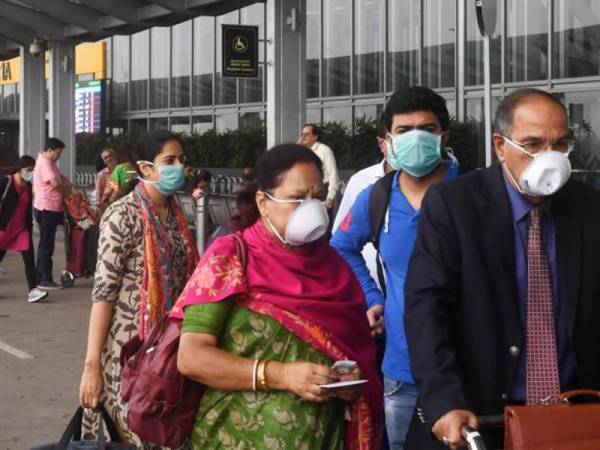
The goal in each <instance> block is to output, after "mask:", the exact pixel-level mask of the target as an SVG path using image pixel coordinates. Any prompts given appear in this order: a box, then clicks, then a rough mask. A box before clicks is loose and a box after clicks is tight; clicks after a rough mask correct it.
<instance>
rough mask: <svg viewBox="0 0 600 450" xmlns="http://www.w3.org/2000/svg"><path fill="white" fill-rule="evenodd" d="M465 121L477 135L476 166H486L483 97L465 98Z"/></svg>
mask: <svg viewBox="0 0 600 450" xmlns="http://www.w3.org/2000/svg"><path fill="white" fill-rule="evenodd" d="M465 123H466V124H467V125H468V126H470V127H471V128H472V129H473V130H474V131H475V133H476V135H477V157H476V158H475V160H476V163H475V164H476V167H484V166H485V140H484V137H485V136H484V135H485V123H484V121H483V99H482V98H471V99H468V100H465Z"/></svg>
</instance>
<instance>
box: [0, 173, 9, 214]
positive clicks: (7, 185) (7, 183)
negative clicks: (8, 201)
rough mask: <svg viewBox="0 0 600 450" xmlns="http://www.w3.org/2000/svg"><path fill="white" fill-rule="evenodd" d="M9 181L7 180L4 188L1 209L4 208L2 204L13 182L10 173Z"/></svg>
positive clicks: (0, 202)
mask: <svg viewBox="0 0 600 450" xmlns="http://www.w3.org/2000/svg"><path fill="white" fill-rule="evenodd" d="M6 178H8V181H7V182H6V187H5V188H4V192H3V193H2V198H0V211H1V210H2V205H3V204H4V199H5V198H6V195H7V194H8V190H9V189H10V184H11V183H12V176H10V175H8V176H7V177H6Z"/></svg>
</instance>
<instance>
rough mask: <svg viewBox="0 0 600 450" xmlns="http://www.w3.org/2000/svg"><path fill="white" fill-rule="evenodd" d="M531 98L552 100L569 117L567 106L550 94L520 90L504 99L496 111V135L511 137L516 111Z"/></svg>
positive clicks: (532, 90) (536, 90)
mask: <svg viewBox="0 0 600 450" xmlns="http://www.w3.org/2000/svg"><path fill="white" fill-rule="evenodd" d="M530 97H543V98H545V99H547V100H550V101H551V102H552V103H554V104H555V105H558V106H560V108H561V109H562V110H563V111H564V113H565V115H567V109H566V108H565V105H563V104H562V103H561V102H560V100H559V99H558V98H556V97H555V96H554V95H552V94H550V93H549V92H546V91H542V90H541V89H534V88H527V89H518V90H516V91H514V92H512V93H510V94H508V95H507V96H506V97H504V99H503V100H502V101H501V102H500V104H499V105H498V108H497V109H496V119H495V120H494V133H499V134H503V135H505V136H509V135H510V128H511V126H512V120H513V114H514V112H515V109H517V107H518V106H519V105H520V104H521V103H522V102H523V101H524V100H526V99H528V98H530Z"/></svg>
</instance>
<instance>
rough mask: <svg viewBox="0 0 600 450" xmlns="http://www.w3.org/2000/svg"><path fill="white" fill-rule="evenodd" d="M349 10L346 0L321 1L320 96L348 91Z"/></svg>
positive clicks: (330, 95)
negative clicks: (321, 64)
mask: <svg viewBox="0 0 600 450" xmlns="http://www.w3.org/2000/svg"><path fill="white" fill-rule="evenodd" d="M351 11H352V5H351V3H350V0H326V1H324V2H323V86H322V89H323V92H322V95H323V96H324V97H333V96H337V95H349V94H350V53H351V50H352V34H351V33H352V27H351V23H350V14H351Z"/></svg>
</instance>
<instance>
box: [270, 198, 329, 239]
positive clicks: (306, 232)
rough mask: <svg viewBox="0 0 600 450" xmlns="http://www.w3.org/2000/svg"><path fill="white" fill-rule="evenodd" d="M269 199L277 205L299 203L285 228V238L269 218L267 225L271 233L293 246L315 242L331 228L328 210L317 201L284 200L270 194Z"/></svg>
mask: <svg viewBox="0 0 600 450" xmlns="http://www.w3.org/2000/svg"><path fill="white" fill-rule="evenodd" d="M265 194H266V195H267V197H269V198H270V199H271V200H273V201H274V202H277V203H299V204H300V206H298V208H296V210H295V211H294V212H292V214H290V217H289V218H288V221H287V224H286V226H285V237H283V236H281V234H280V233H279V232H278V231H277V229H276V228H275V226H274V225H273V224H272V223H271V221H270V220H269V218H268V217H267V218H266V219H267V223H268V224H269V227H270V228H271V231H273V233H275V235H276V236H277V237H278V238H279V240H280V241H281V242H282V243H284V244H286V245H292V246H300V245H304V244H308V243H310V242H314V241H316V240H317V239H319V238H321V237H323V236H324V235H325V233H326V232H327V227H329V216H328V215H327V209H326V208H325V204H324V203H323V202H322V201H320V200H317V199H310V200H282V199H279V198H275V197H273V196H272V195H270V194H269V193H266V192H265Z"/></svg>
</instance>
